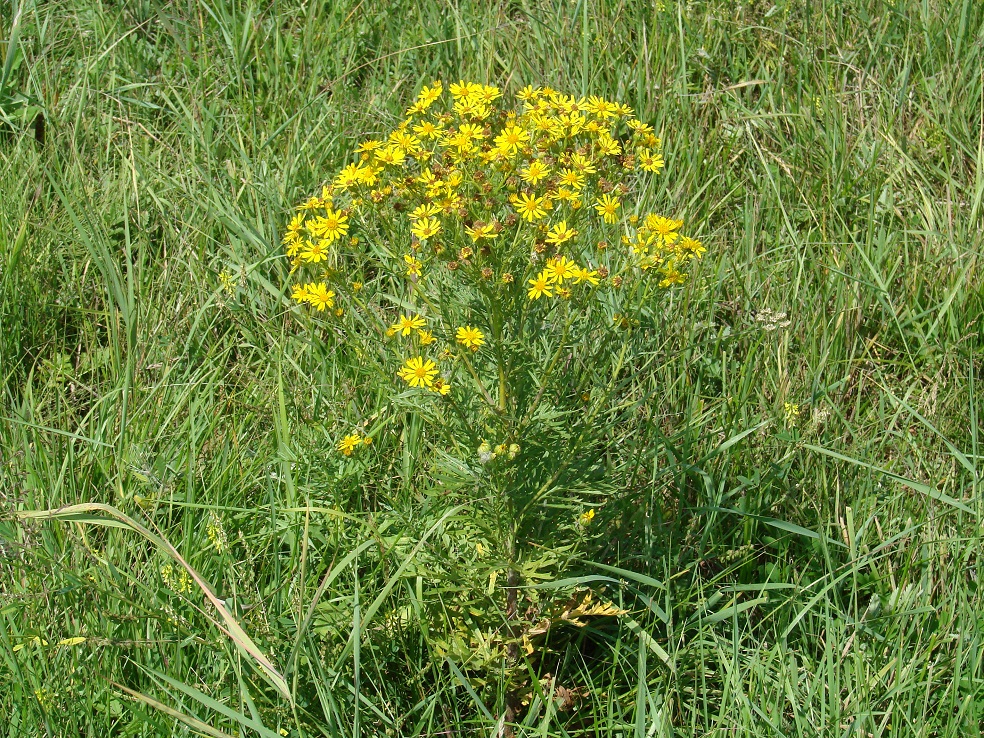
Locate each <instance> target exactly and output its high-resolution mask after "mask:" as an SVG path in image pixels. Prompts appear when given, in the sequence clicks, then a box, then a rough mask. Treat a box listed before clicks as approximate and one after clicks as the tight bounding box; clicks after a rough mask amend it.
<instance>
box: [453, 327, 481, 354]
mask: <svg viewBox="0 0 984 738" xmlns="http://www.w3.org/2000/svg"><path fill="white" fill-rule="evenodd" d="M455 339H456V340H457V341H458V343H460V344H461V345H462V346H464V347H465V348H468V349H471V350H472V351H478V347H479V346H481V345H482V344H483V343H485V335H484V334H483V333H482V332H481V331H480V330H479V329H478V328H473V327H472V326H470V325H466V326H464V327H462V328H459V329H458V332H457V333H456V334H455Z"/></svg>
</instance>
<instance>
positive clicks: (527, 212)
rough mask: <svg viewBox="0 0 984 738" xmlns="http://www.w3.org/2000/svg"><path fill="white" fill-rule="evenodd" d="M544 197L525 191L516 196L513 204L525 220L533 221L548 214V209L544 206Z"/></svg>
mask: <svg viewBox="0 0 984 738" xmlns="http://www.w3.org/2000/svg"><path fill="white" fill-rule="evenodd" d="M544 199H545V198H542V197H537V196H536V195H528V194H526V193H525V192H523V193H520V195H519V196H518V197H517V198H516V200H515V201H514V203H513V205H514V206H515V207H516V212H517V213H519V214H520V216H521V217H522V218H523V220H528V221H530V222H531V223H532V222H534V221H537V220H539V219H540V218H542V217H544V216H545V215H546V214H547V211H546V210H544V208H543V205H544V202H543V201H544Z"/></svg>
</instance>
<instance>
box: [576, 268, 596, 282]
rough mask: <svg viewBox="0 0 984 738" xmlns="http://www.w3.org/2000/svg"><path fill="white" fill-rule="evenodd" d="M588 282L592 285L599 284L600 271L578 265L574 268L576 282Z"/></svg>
mask: <svg viewBox="0 0 984 738" xmlns="http://www.w3.org/2000/svg"><path fill="white" fill-rule="evenodd" d="M584 282H587V283H588V284H590V285H592V286H597V284H598V272H597V271H595V270H594V269H588V268H587V267H578V268H577V269H575V270H574V284H582V283H584Z"/></svg>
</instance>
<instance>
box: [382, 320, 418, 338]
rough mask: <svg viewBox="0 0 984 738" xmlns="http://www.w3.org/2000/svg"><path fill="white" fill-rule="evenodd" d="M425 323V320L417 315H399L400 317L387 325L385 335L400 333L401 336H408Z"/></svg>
mask: <svg viewBox="0 0 984 738" xmlns="http://www.w3.org/2000/svg"><path fill="white" fill-rule="evenodd" d="M425 325H427V321H426V320H424V319H423V318H421V317H420V316H419V315H401V316H400V319H399V320H398V321H396V322H395V323H394V324H393V325H391V326H390V327H389V329H388V330H387V331H386V335H388V336H395V335H396V334H397V333H400V334H402V335H403V336H409V335H410V334H411V333H413V332H414V331H415V330H417V329H418V328H423V327H424V326H425Z"/></svg>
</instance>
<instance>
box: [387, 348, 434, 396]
mask: <svg viewBox="0 0 984 738" xmlns="http://www.w3.org/2000/svg"><path fill="white" fill-rule="evenodd" d="M397 374H398V375H399V377H400V379H402V380H403V381H404V382H406V383H407V384H409V385H410V386H411V387H423V388H426V389H430V388H431V387H432V386H433V384H434V377H435V376H436V375H437V364H435V363H434V362H433V361H431V360H430V359H426V360H425V359H424V358H423V357H422V356H415V357H414V358H412V359H407V362H406V363H405V364H404V365H403V366H402V367H401V368H400V370H399V371H398V372H397Z"/></svg>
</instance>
